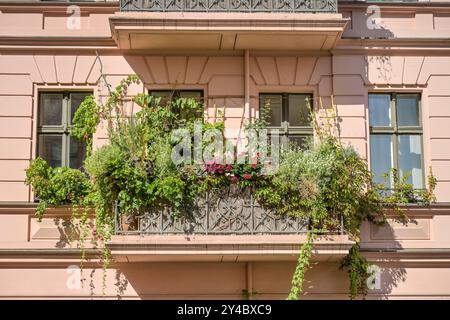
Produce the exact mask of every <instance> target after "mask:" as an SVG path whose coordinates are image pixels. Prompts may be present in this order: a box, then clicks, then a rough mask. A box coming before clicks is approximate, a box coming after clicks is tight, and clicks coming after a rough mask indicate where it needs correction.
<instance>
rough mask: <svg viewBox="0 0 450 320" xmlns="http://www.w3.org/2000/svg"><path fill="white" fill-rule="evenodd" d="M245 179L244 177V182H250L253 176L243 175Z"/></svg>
mask: <svg viewBox="0 0 450 320" xmlns="http://www.w3.org/2000/svg"><path fill="white" fill-rule="evenodd" d="M243 177H244V180H250V179H251V178H252V175H251V174H249V173H246V174H244V175H243Z"/></svg>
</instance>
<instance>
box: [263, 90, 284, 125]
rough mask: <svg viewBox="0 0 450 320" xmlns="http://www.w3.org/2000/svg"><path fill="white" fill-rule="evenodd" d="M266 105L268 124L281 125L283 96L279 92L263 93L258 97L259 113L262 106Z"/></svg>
mask: <svg viewBox="0 0 450 320" xmlns="http://www.w3.org/2000/svg"><path fill="white" fill-rule="evenodd" d="M266 105H267V106H268V107H269V108H268V114H267V121H268V122H269V126H273V127H281V121H282V120H281V119H282V112H283V98H282V95H281V94H263V95H261V99H260V108H259V110H260V114H261V112H262V110H263V108H264V106H266Z"/></svg>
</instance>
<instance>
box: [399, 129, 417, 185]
mask: <svg viewBox="0 0 450 320" xmlns="http://www.w3.org/2000/svg"><path fill="white" fill-rule="evenodd" d="M398 165H399V173H400V178H402V177H404V176H405V175H410V177H409V178H408V183H411V184H412V185H413V186H414V188H417V189H421V188H423V168H422V136H421V135H399V136H398Z"/></svg>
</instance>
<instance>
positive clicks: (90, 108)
mask: <svg viewBox="0 0 450 320" xmlns="http://www.w3.org/2000/svg"><path fill="white" fill-rule="evenodd" d="M99 111H100V109H99V106H98V105H97V103H96V102H95V98H94V96H92V95H90V96H88V97H86V98H85V99H84V100H83V102H81V104H80V106H79V107H78V109H77V111H76V112H75V114H74V116H73V120H72V129H71V134H72V135H73V136H74V137H75V138H77V139H79V140H82V141H85V142H86V151H87V155H90V154H91V153H92V137H93V134H94V133H95V132H96V131H97V127H98V124H99V122H100V116H99Z"/></svg>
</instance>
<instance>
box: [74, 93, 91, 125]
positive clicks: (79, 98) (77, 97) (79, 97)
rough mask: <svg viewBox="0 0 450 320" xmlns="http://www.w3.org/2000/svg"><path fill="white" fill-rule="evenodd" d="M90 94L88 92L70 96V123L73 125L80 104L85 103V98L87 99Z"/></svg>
mask: <svg viewBox="0 0 450 320" xmlns="http://www.w3.org/2000/svg"><path fill="white" fill-rule="evenodd" d="M88 95H89V93H86V92H77V93H71V94H70V123H72V119H73V116H74V115H75V112H76V111H77V109H78V107H79V106H80V104H81V103H82V102H83V100H84V98H86V97H87V96H88Z"/></svg>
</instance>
